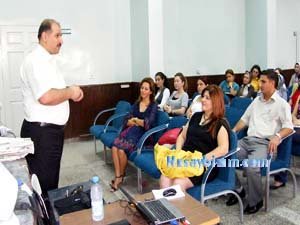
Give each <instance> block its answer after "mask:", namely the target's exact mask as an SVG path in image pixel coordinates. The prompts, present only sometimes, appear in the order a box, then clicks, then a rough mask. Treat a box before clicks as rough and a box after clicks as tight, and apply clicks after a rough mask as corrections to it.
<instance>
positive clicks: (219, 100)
mask: <svg viewBox="0 0 300 225" xmlns="http://www.w3.org/2000/svg"><path fill="white" fill-rule="evenodd" d="M206 91H207V92H208V94H209V97H210V99H211V103H212V109H213V110H212V113H211V115H210V120H211V126H210V127H209V130H208V131H209V133H210V134H211V136H212V137H213V138H214V139H215V138H216V137H217V134H216V128H217V122H218V120H220V119H223V118H224V115H225V104H224V94H223V91H222V89H221V88H220V87H219V86H217V85H215V84H211V85H208V86H207V87H206V88H204V90H203V91H202V97H204V94H205V92H206Z"/></svg>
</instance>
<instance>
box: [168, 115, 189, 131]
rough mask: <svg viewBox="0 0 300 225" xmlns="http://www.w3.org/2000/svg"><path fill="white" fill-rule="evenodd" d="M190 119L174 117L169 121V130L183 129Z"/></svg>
mask: <svg viewBox="0 0 300 225" xmlns="http://www.w3.org/2000/svg"><path fill="white" fill-rule="evenodd" d="M187 121H188V119H187V118H186V117H185V116H174V117H172V118H171V119H170V121H169V126H168V130H171V129H173V128H178V127H182V126H184V125H185V124H186V123H187Z"/></svg>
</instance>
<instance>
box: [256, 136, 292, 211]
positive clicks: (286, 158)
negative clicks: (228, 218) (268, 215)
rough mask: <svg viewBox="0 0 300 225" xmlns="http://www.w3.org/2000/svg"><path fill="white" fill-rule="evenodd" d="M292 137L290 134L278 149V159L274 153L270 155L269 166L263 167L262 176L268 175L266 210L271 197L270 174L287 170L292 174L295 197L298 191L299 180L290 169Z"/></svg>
mask: <svg viewBox="0 0 300 225" xmlns="http://www.w3.org/2000/svg"><path fill="white" fill-rule="evenodd" d="M292 137H293V135H289V136H288V137H286V138H285V139H284V140H283V141H282V142H281V144H280V145H279V146H278V149H277V156H276V159H274V160H271V159H272V155H269V156H268V166H267V167H264V168H262V170H261V174H262V176H266V190H265V211H268V210H269V198H270V175H274V174H276V173H279V172H284V171H287V172H289V173H290V174H291V176H292V179H293V184H294V192H293V197H294V198H295V197H296V193H297V181H296V177H295V174H294V173H293V171H292V170H291V169H290V161H291V151H292Z"/></svg>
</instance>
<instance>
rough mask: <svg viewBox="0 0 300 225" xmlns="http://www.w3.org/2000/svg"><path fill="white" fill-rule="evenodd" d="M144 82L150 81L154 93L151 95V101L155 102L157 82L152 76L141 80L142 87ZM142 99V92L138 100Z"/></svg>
mask: <svg viewBox="0 0 300 225" xmlns="http://www.w3.org/2000/svg"><path fill="white" fill-rule="evenodd" d="M143 83H148V84H149V86H150V91H151V92H152V94H151V95H150V102H151V103H152V102H154V101H155V83H154V81H153V79H152V78H151V77H146V78H144V79H143V80H142V81H141V82H140V89H141V87H142V85H143ZM141 100H142V98H141V94H139V98H138V100H137V101H138V102H140V101H141Z"/></svg>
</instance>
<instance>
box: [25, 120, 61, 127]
mask: <svg viewBox="0 0 300 225" xmlns="http://www.w3.org/2000/svg"><path fill="white" fill-rule="evenodd" d="M25 121H26V122H27V123H30V124H32V125H36V126H40V127H49V128H53V129H64V128H65V125H57V124H54V123H45V122H29V121H27V120H25Z"/></svg>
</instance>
